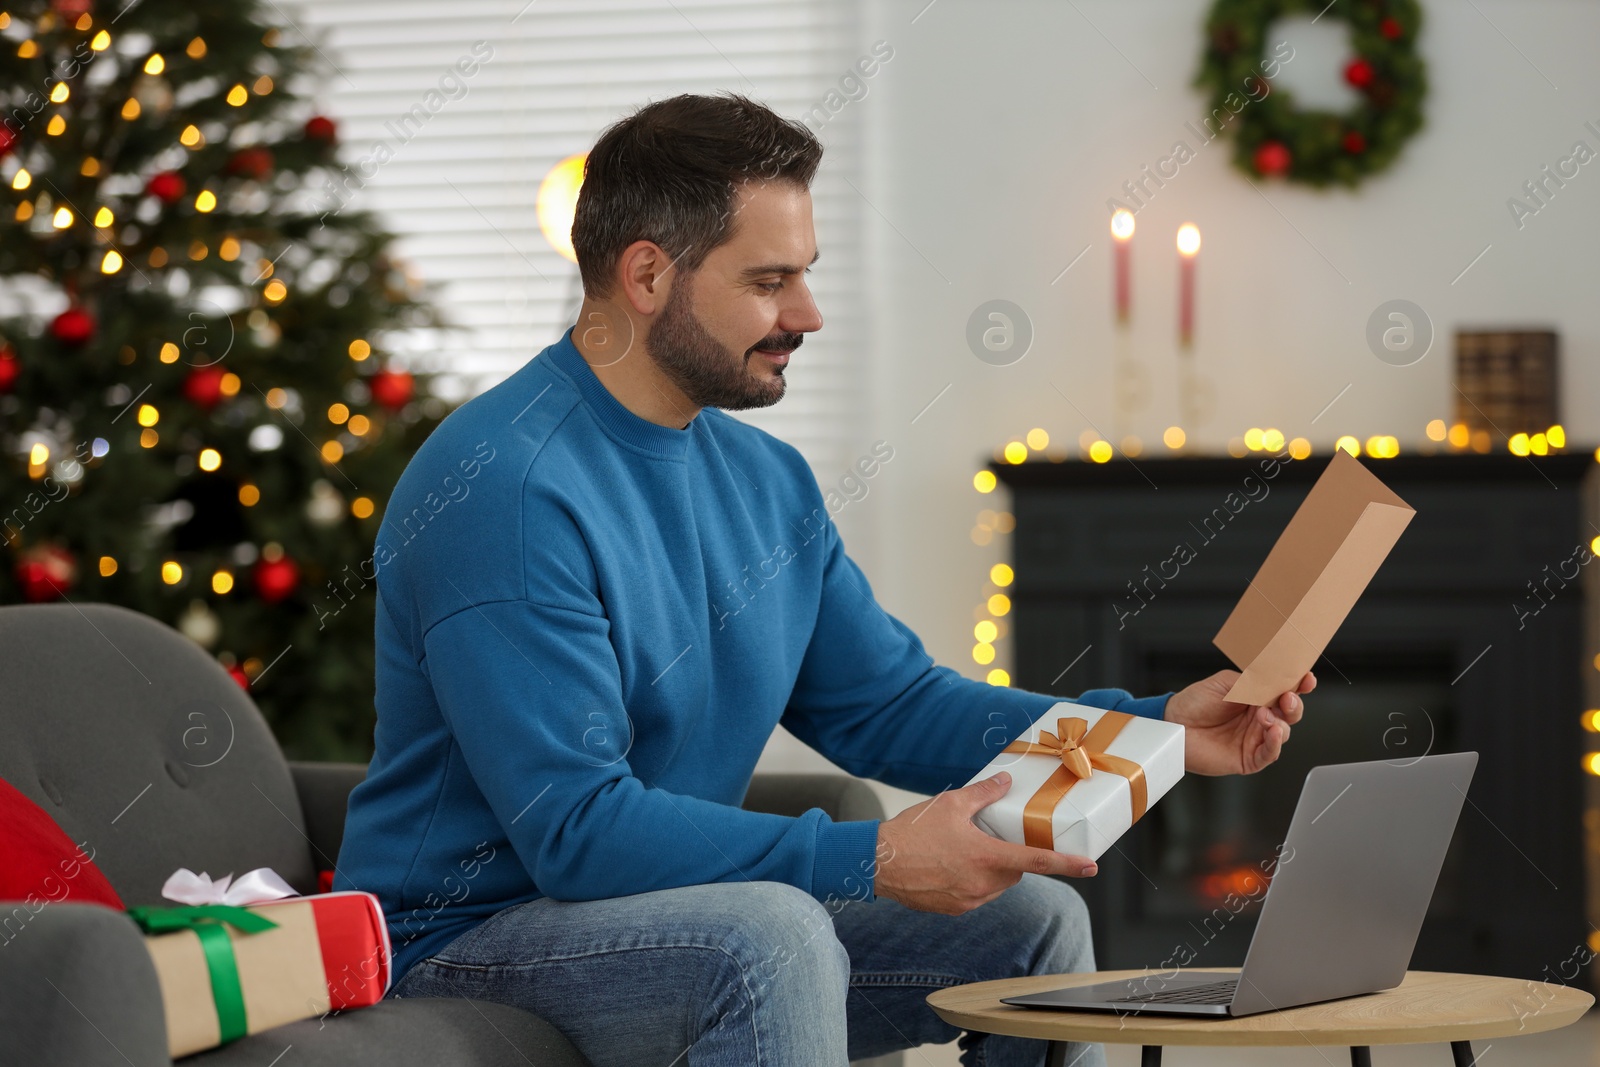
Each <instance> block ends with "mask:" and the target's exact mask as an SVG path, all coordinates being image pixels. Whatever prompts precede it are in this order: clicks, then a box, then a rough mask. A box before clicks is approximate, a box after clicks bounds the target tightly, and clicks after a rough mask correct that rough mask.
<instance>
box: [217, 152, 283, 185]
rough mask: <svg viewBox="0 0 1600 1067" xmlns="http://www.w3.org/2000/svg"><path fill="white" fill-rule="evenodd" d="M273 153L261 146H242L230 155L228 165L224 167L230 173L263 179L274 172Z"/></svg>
mask: <svg viewBox="0 0 1600 1067" xmlns="http://www.w3.org/2000/svg"><path fill="white" fill-rule="evenodd" d="M272 167H273V158H272V153H271V152H269V151H268V150H267V149H265V148H261V147H260V146H257V147H254V148H241V149H239V151H237V152H235V153H234V154H233V155H231V156H229V157H228V163H227V166H226V167H225V168H224V169H226V170H227V172H228V173H229V174H237V175H239V176H240V177H242V178H252V179H254V180H255V181H261V180H262V179H263V178H265V177H266V176H267V175H269V174H271V173H272Z"/></svg>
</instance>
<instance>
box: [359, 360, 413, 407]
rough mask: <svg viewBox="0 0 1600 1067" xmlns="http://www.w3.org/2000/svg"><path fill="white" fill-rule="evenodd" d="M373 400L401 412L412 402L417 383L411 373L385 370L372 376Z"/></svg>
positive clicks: (370, 384)
mask: <svg viewBox="0 0 1600 1067" xmlns="http://www.w3.org/2000/svg"><path fill="white" fill-rule="evenodd" d="M368 386H369V388H371V390H372V399H374V400H376V401H377V402H378V403H380V404H382V405H383V406H384V407H386V408H388V409H389V410H390V411H399V410H400V409H401V408H403V407H405V406H406V405H407V404H409V403H410V402H411V397H412V396H413V394H415V392H416V381H415V379H413V378H412V377H411V373H410V372H409V371H403V370H388V369H384V370H381V371H379V372H378V373H376V374H374V375H373V376H372V380H371V381H370V382H369V383H368Z"/></svg>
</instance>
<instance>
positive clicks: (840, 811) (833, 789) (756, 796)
mask: <svg viewBox="0 0 1600 1067" xmlns="http://www.w3.org/2000/svg"><path fill="white" fill-rule="evenodd" d="M740 806H741V807H743V808H744V809H745V810H747V811H764V812H767V813H768V814H771V815H790V816H796V815H803V814H805V812H807V811H808V810H810V809H811V808H821V809H822V810H823V811H825V812H827V813H828V817H829V818H830V819H832V820H833V821H834V822H860V821H864V820H867V819H882V818H884V817H885V812H884V810H883V802H882V801H880V800H879V799H878V794H877V793H875V792H873V791H872V787H871V786H869V785H868V784H867V783H866V782H863V781H862V780H861V779H859V778H852V777H850V776H849V775H847V774H832V773H828V772H822V773H812V772H804V773H802V772H763V773H761V774H757V775H755V776H754V777H753V778H751V780H750V788H749V790H747V791H746V793H745V797H744V803H743V804H741V805H740Z"/></svg>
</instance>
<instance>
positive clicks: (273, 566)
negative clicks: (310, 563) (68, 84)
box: [255, 556, 300, 604]
mask: <svg viewBox="0 0 1600 1067" xmlns="http://www.w3.org/2000/svg"><path fill="white" fill-rule="evenodd" d="M255 579H256V592H257V593H258V594H260V596H261V599H262V600H265V601H266V602H267V603H268V604H276V603H277V602H278V601H280V600H282V599H283V598H284V597H286V596H288V595H289V594H290V593H292V592H294V587H295V586H296V585H298V584H299V582H300V568H299V567H297V566H295V562H294V560H292V559H290V558H289V557H288V556H279V557H278V558H277V559H263V560H261V561H260V562H258V563H257V564H256V569H255Z"/></svg>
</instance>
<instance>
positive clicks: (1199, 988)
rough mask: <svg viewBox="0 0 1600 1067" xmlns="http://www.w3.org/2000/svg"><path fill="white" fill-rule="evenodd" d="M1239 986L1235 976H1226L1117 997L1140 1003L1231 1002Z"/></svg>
mask: <svg viewBox="0 0 1600 1067" xmlns="http://www.w3.org/2000/svg"><path fill="white" fill-rule="evenodd" d="M1238 986H1239V980H1238V979H1237V978H1228V979H1224V980H1223V981H1220V982H1207V983H1206V984H1205V985H1193V986H1186V987H1184V988H1182V989H1158V990H1156V991H1154V992H1150V993H1133V994H1130V995H1128V996H1125V997H1120V998H1118V999H1120V1000H1123V1001H1136V1002H1138V1003H1141V1004H1148V1003H1152V1002H1154V1003H1159V1004H1229V1003H1232V1002H1233V992H1234V990H1235V989H1237V988H1238Z"/></svg>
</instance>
